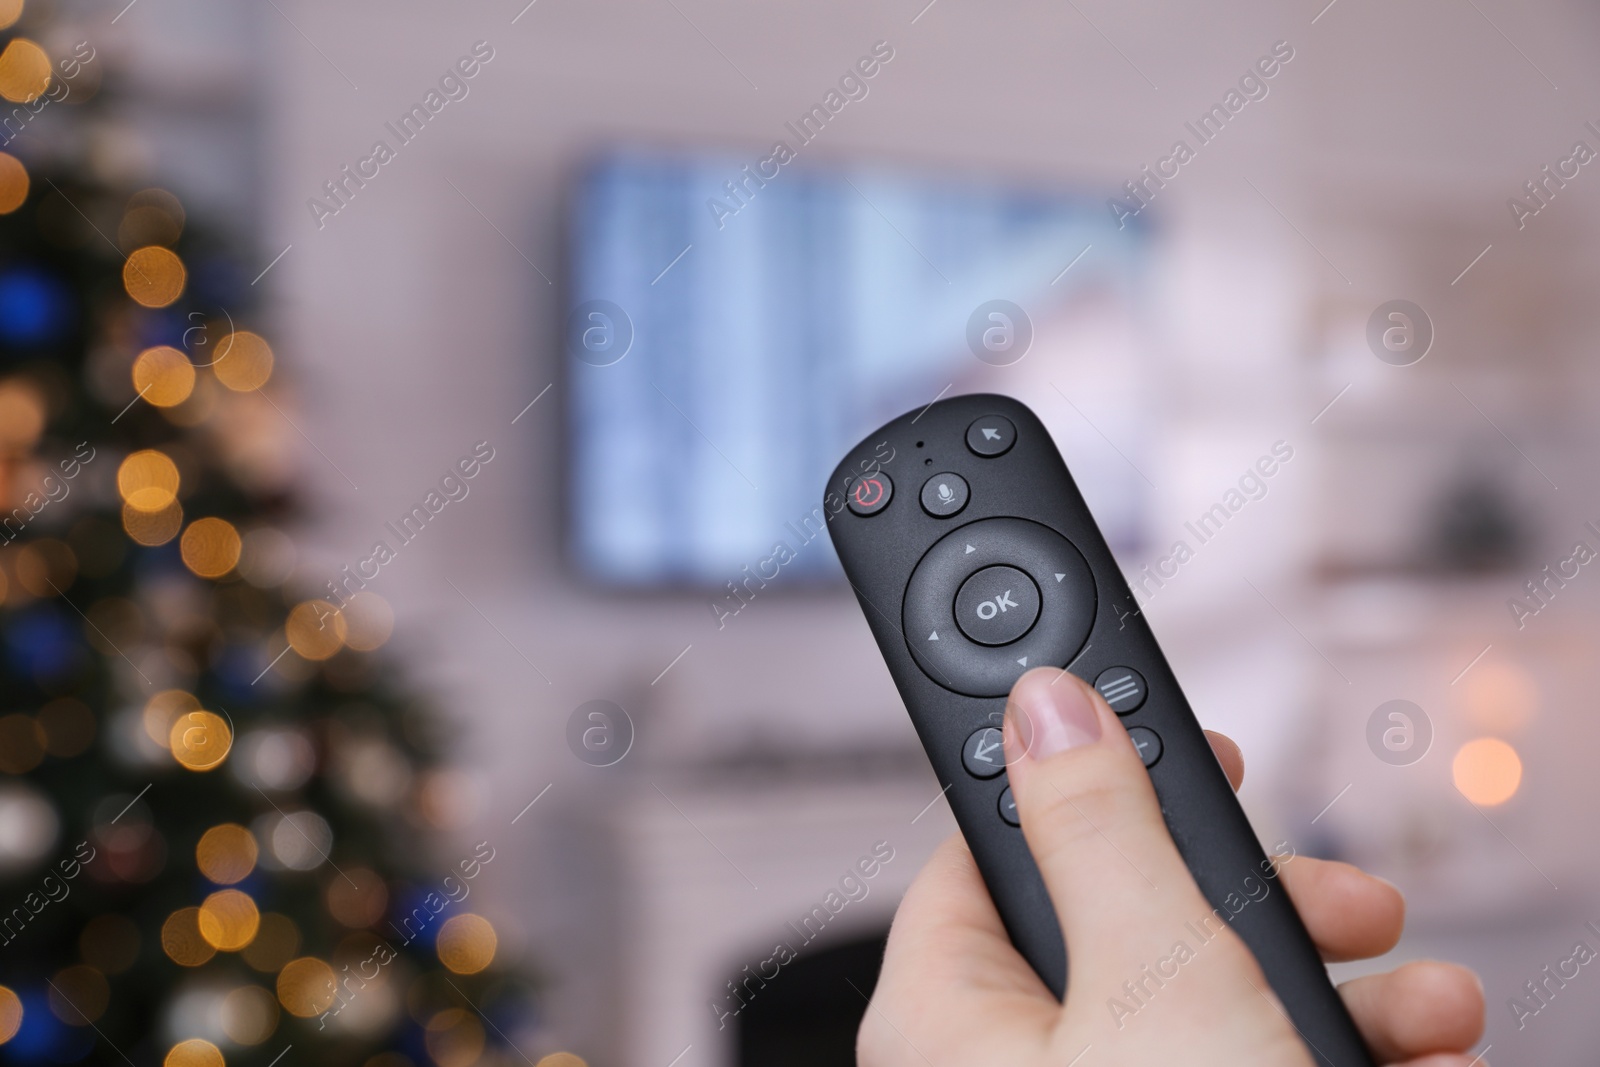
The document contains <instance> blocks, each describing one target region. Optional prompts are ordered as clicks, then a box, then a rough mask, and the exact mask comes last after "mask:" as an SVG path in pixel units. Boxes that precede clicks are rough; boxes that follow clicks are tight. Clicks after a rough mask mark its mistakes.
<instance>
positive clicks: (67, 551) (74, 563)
mask: <svg viewBox="0 0 1600 1067" xmlns="http://www.w3.org/2000/svg"><path fill="white" fill-rule="evenodd" d="M16 566H17V571H16V573H17V584H18V585H20V586H22V588H24V589H26V590H27V591H28V592H30V593H32V594H33V595H34V596H36V597H52V596H57V595H59V594H61V593H64V592H66V591H67V588H68V587H69V586H71V585H72V583H73V582H75V581H77V579H78V554H77V553H76V552H74V551H72V548H71V546H70V545H68V544H67V543H66V542H65V541H57V540H56V539H55V538H53V537H42V538H40V539H39V540H37V541H34V542H33V543H31V544H27V545H23V546H22V548H20V549H18V550H17V564H16Z"/></svg>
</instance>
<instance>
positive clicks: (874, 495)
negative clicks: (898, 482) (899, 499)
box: [847, 471, 894, 515]
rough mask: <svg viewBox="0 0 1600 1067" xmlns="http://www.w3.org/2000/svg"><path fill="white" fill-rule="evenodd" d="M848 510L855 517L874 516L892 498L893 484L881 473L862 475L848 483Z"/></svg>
mask: <svg viewBox="0 0 1600 1067" xmlns="http://www.w3.org/2000/svg"><path fill="white" fill-rule="evenodd" d="M847 495H848V496H849V498H850V510H851V511H853V512H855V513H856V514H857V515H876V514H877V513H878V512H880V511H882V510H883V509H884V508H886V507H888V506H889V499H890V498H891V497H893V496H894V482H892V481H890V480H889V476H888V475H887V474H885V473H883V472H882V471H879V472H877V473H876V474H863V475H862V476H861V477H859V478H857V479H856V480H855V481H853V482H851V483H850V491H849V493H848V494H847Z"/></svg>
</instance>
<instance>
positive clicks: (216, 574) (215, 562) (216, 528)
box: [179, 518, 240, 578]
mask: <svg viewBox="0 0 1600 1067" xmlns="http://www.w3.org/2000/svg"><path fill="white" fill-rule="evenodd" d="M239 546H240V541H239V531H238V530H235V529H234V528H233V524H232V523H230V522H228V521H227V520H226V519H215V518H205V519H196V520H195V521H194V522H192V523H190V524H189V528H188V529H187V530H185V531H183V540H182V541H181V542H180V544H179V547H180V550H181V554H182V556H183V565H184V566H186V567H188V568H189V569H190V570H191V571H193V572H194V573H195V574H197V575H198V576H200V577H201V578H221V577H222V576H223V575H225V574H227V573H228V572H229V571H231V570H233V568H234V565H235V564H237V563H238V562H239Z"/></svg>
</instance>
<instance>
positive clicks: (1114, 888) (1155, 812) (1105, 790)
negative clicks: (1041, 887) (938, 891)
mask: <svg viewBox="0 0 1600 1067" xmlns="http://www.w3.org/2000/svg"><path fill="white" fill-rule="evenodd" d="M1004 735H1005V741H1006V763H1007V774H1008V775H1009V776H1010V783H1011V791H1012V796H1013V797H1014V798H1015V800H1016V803H1017V812H1018V814H1019V815H1020V817H1021V820H1022V832H1023V834H1024V836H1025V837H1026V838H1027V841H1028V848H1029V850H1030V851H1031V852H1032V853H1033V857H1034V860H1035V862H1036V863H1037V864H1038V866H1039V872H1040V873H1041V874H1042V875H1043V876H1044V884H1045V888H1046V889H1047V890H1048V891H1049V893H1050V899H1051V901H1052V902H1053V903H1054V905H1055V909H1056V915H1057V917H1058V919H1059V920H1060V923H1061V930H1062V933H1063V934H1064V935H1065V936H1066V941H1067V951H1068V956H1069V958H1070V959H1071V961H1072V971H1073V974H1074V975H1077V976H1084V975H1085V973H1086V971H1095V970H1099V969H1100V965H1102V964H1103V965H1104V966H1106V967H1110V968H1113V969H1117V968H1122V967H1124V966H1125V965H1126V961H1127V960H1128V959H1129V958H1130V956H1131V957H1139V956H1141V955H1142V954H1143V953H1144V952H1145V951H1146V950H1147V949H1149V948H1150V947H1152V946H1154V947H1158V948H1162V949H1165V948H1168V947H1170V944H1171V939H1170V937H1169V936H1168V934H1169V931H1168V929H1167V927H1168V926H1169V924H1168V923H1167V922H1165V921H1161V920H1162V919H1163V917H1165V916H1173V917H1179V916H1181V917H1182V918H1191V917H1193V916H1194V915H1196V914H1201V913H1203V912H1204V911H1205V904H1204V898H1203V897H1202V896H1201V895H1200V890H1199V889H1198V887H1196V885H1195V883H1194V878H1193V877H1192V876H1191V875H1190V874H1189V869H1188V867H1186V866H1185V865H1184V862H1183V860H1182V858H1181V857H1180V856H1179V855H1178V850H1177V848H1176V847H1175V846H1174V845H1173V843H1172V837H1171V835H1170V834H1169V833H1168V832H1167V827H1166V823H1165V822H1164V821H1163V820H1162V817H1161V808H1160V805H1159V804H1158V803H1157V801H1156V795H1155V790H1154V789H1153V788H1152V787H1151V784H1150V776H1149V774H1148V773H1147V772H1146V771H1145V767H1144V763H1143V761H1142V760H1141V759H1140V758H1139V755H1138V753H1137V752H1136V751H1135V749H1134V747H1133V743H1132V742H1131V741H1130V740H1129V739H1128V734H1127V731H1126V730H1124V729H1123V727H1122V724H1121V723H1120V722H1119V721H1118V720H1117V716H1116V713H1115V712H1113V711H1112V710H1111V709H1110V708H1109V707H1107V706H1106V702H1105V701H1104V699H1102V698H1101V696H1100V694H1099V693H1097V692H1095V691H1094V689H1093V688H1092V687H1091V686H1090V685H1089V684H1088V683H1086V682H1084V681H1082V680H1081V679H1079V678H1078V677H1076V676H1075V675H1072V674H1068V673H1066V672H1064V671H1059V670H1055V669H1054V668H1038V669H1036V670H1031V671H1029V672H1028V673H1027V674H1025V675H1023V676H1022V678H1021V679H1020V680H1019V681H1018V682H1017V684H1016V686H1015V687H1013V688H1012V690H1011V699H1010V700H1009V701H1007V703H1006V717H1005V729H1004ZM1178 921H1180V922H1181V919H1179V920H1178ZM1146 938H1152V939H1153V940H1152V942H1151V945H1145V944H1144V941H1145V939H1146ZM1075 980H1076V979H1075Z"/></svg>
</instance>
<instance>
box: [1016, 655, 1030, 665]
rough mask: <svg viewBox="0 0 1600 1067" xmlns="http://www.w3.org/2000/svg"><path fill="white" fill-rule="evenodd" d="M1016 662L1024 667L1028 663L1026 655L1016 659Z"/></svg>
mask: <svg viewBox="0 0 1600 1067" xmlns="http://www.w3.org/2000/svg"><path fill="white" fill-rule="evenodd" d="M1017 662H1018V663H1020V664H1022V665H1023V666H1024V667H1026V666H1027V665H1028V657H1027V656H1023V657H1022V658H1021V659H1019V660H1017Z"/></svg>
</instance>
